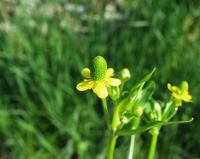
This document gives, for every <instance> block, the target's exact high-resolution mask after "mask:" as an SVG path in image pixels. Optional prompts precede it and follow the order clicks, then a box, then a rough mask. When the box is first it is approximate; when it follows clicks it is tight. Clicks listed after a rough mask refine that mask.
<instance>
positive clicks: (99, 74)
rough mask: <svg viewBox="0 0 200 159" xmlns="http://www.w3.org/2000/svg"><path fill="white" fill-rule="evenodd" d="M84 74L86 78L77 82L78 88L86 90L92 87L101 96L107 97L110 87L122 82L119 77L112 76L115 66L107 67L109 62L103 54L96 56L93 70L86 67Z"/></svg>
mask: <svg viewBox="0 0 200 159" xmlns="http://www.w3.org/2000/svg"><path fill="white" fill-rule="evenodd" d="M82 75H83V77H84V78H85V79H84V81H83V82H81V83H79V84H77V86H76V88H77V90H79V91H86V90H90V89H92V90H93V92H94V93H95V94H96V95H97V96H98V97H99V98H106V97H107V96H108V90H107V88H108V87H110V86H119V85H120V84H121V81H120V80H119V79H116V78H112V76H113V75H114V70H113V68H108V69H107V63H106V61H105V59H104V58H103V57H101V56H97V57H95V58H94V60H93V66H92V71H91V70H90V69H89V68H84V69H83V70H82Z"/></svg>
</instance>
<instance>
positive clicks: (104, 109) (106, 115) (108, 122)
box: [102, 99, 110, 129]
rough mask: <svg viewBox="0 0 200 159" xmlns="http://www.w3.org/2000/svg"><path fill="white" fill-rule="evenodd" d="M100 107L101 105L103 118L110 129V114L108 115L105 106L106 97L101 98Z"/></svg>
mask: <svg viewBox="0 0 200 159" xmlns="http://www.w3.org/2000/svg"><path fill="white" fill-rule="evenodd" d="M102 107H103V113H104V118H105V121H106V124H107V127H108V128H109V129H110V116H109V112H108V106H107V101H106V99H102Z"/></svg>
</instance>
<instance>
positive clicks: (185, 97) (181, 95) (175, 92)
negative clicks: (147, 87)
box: [167, 81, 192, 106]
mask: <svg viewBox="0 0 200 159" xmlns="http://www.w3.org/2000/svg"><path fill="white" fill-rule="evenodd" d="M167 88H168V89H169V90H170V91H171V92H172V98H173V100H174V102H175V104H176V106H181V105H182V101H185V102H191V101H192V96H191V95H190V93H189V91H188V89H189V86H188V83H187V82H186V81H183V82H182V83H181V85H180V88H179V87H177V86H172V85H171V84H170V83H168V84H167Z"/></svg>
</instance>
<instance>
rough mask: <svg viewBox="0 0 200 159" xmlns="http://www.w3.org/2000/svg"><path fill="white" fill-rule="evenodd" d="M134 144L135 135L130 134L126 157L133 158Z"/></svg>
mask: <svg viewBox="0 0 200 159" xmlns="http://www.w3.org/2000/svg"><path fill="white" fill-rule="evenodd" d="M134 145H135V135H131V141H130V147H129V154H128V159H132V158H133V152H134Z"/></svg>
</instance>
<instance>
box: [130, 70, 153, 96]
mask: <svg viewBox="0 0 200 159" xmlns="http://www.w3.org/2000/svg"><path fill="white" fill-rule="evenodd" d="M155 71H156V68H155V67H154V68H153V70H152V71H151V72H150V73H148V74H147V75H145V76H144V77H143V78H142V79H141V80H140V81H139V82H138V83H137V84H136V85H134V86H133V88H132V89H131V92H133V91H135V90H136V89H138V88H140V87H143V86H144V84H145V83H146V82H147V81H148V80H149V79H150V78H151V77H152V75H153V73H154V72H155Z"/></svg>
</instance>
